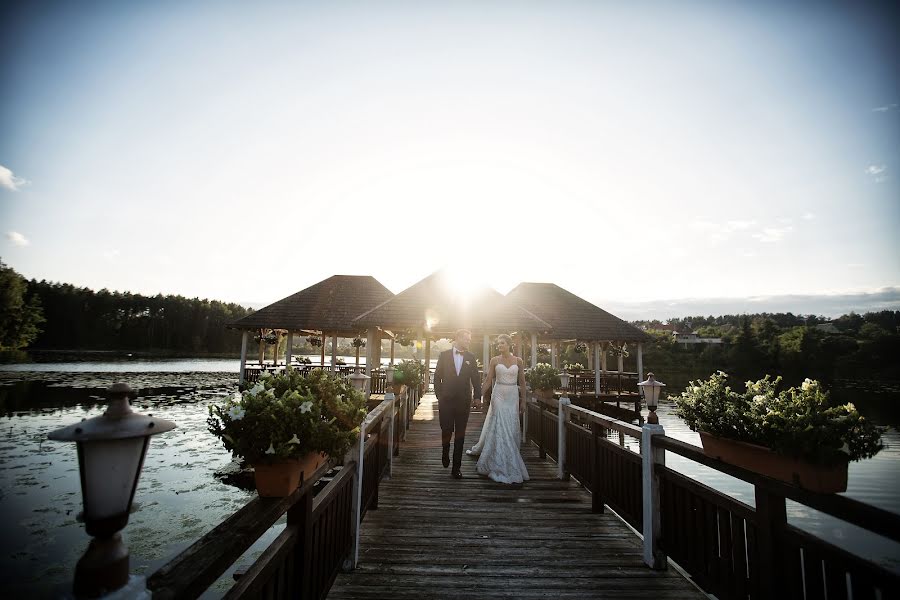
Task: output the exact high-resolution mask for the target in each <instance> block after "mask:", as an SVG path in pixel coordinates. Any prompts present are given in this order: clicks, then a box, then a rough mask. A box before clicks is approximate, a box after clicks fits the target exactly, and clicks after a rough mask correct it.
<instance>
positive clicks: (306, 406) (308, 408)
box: [300, 400, 312, 414]
mask: <svg viewBox="0 0 900 600" xmlns="http://www.w3.org/2000/svg"><path fill="white" fill-rule="evenodd" d="M311 410H312V402H310V401H309V400H307V401H306V402H304V403H303V404H301V405H300V412H302V413H303V414H306V413H308V412H309V411H311Z"/></svg>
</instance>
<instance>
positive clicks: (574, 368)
mask: <svg viewBox="0 0 900 600" xmlns="http://www.w3.org/2000/svg"><path fill="white" fill-rule="evenodd" d="M563 370H564V371H568V372H569V373H578V372H580V371H584V365H583V364H581V363H571V364H570V363H566V364H565V365H563Z"/></svg>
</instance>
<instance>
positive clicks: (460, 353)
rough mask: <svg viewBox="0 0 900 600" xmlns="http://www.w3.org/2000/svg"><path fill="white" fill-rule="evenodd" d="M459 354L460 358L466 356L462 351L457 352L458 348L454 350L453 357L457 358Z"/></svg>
mask: <svg viewBox="0 0 900 600" xmlns="http://www.w3.org/2000/svg"><path fill="white" fill-rule="evenodd" d="M457 354H459V355H460V356H462V355H463V354H465V352H462V351H460V350H457V349H456V348H454V349H453V356H456V355H457Z"/></svg>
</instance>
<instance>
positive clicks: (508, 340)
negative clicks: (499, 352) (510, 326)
mask: <svg viewBox="0 0 900 600" xmlns="http://www.w3.org/2000/svg"><path fill="white" fill-rule="evenodd" d="M500 342H506V343H507V344H508V345H509V348H510V350H512V345H513V343H512V338H511V337H509V336H508V335H506V334H505V333H501V334H500V335H498V336H497V337H496V338H495V339H494V344H499V343H500Z"/></svg>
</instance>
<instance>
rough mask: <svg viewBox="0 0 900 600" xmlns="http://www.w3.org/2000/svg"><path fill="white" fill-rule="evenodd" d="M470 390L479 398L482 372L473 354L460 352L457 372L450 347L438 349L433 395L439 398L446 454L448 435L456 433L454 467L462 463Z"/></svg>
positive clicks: (470, 397)
mask: <svg viewBox="0 0 900 600" xmlns="http://www.w3.org/2000/svg"><path fill="white" fill-rule="evenodd" d="M473 392H474V397H475V398H478V399H480V398H481V375H480V374H479V373H478V364H477V363H476V362H475V355H474V354H472V353H471V352H463V361H462V367H461V368H460V370H459V374H458V375H457V374H456V363H455V362H454V359H453V350H452V349H450V350H446V351H444V352H441V355H440V356H439V357H438V361H437V366H435V368H434V395H435V396H437V399H438V417H439V419H440V422H441V444H442V445H443V450H444V452H445V453H449V451H450V438H451V437H453V433H454V431H455V432H456V438H455V439H454V440H453V468H454V469H459V468H460V466H461V465H462V453H463V444H465V437H466V425H467V424H468V423H469V409H470V408H471V406H472V397H473Z"/></svg>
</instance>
